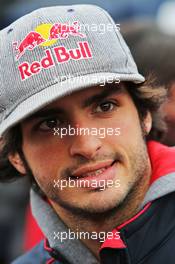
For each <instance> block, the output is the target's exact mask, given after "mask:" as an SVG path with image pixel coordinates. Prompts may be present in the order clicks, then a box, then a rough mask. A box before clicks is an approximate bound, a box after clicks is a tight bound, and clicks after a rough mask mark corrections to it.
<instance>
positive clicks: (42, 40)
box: [13, 21, 86, 60]
mask: <svg viewBox="0 0 175 264" xmlns="http://www.w3.org/2000/svg"><path fill="white" fill-rule="evenodd" d="M79 30H80V25H79V24H78V21H75V22H73V23H72V24H68V23H55V24H41V25H39V26H38V27H36V28H35V30H34V31H31V32H30V33H29V34H27V35H26V36H25V37H24V39H23V40H21V42H20V43H18V41H16V42H13V47H14V50H15V52H17V54H16V60H19V59H20V58H21V57H22V56H23V55H24V54H25V52H26V51H32V50H33V49H35V48H36V47H38V46H51V45H53V44H55V42H56V41H58V40H59V39H67V38H68V37H69V36H74V37H76V36H78V37H81V38H85V37H86V35H85V34H83V33H80V32H79Z"/></svg>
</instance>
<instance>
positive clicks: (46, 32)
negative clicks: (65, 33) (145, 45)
mask: <svg viewBox="0 0 175 264" xmlns="http://www.w3.org/2000/svg"><path fill="white" fill-rule="evenodd" d="M52 26H53V24H41V25H39V26H37V27H36V28H35V31H36V32H37V33H39V34H41V36H42V37H43V38H44V39H46V42H43V43H41V44H40V45H39V46H43V47H47V46H51V45H53V44H55V43H56V42H57V41H58V40H57V39H52V40H49V36H50V29H51V28H52Z"/></svg>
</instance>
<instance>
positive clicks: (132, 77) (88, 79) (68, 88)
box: [0, 72, 145, 135]
mask: <svg viewBox="0 0 175 264" xmlns="http://www.w3.org/2000/svg"><path fill="white" fill-rule="evenodd" d="M119 80H120V82H121V81H131V82H134V83H142V82H144V81H145V78H144V77H143V76H142V75H140V74H138V73H136V74H116V73H109V72H108V73H106V72H101V73H96V74H89V75H86V76H78V77H75V78H72V79H67V80H65V81H62V82H59V83H56V84H54V85H52V86H49V87H47V88H45V89H43V90H41V91H40V92H38V93H36V94H33V95H32V96H30V97H29V98H27V99H26V100H25V101H23V102H22V103H20V104H19V105H18V106H17V107H16V108H15V109H12V110H11V113H9V114H8V116H7V117H6V118H5V119H4V120H3V122H2V125H1V126H0V135H3V133H4V132H5V131H6V130H8V129H10V128H11V127H13V126H14V125H16V124H17V123H19V122H20V121H22V120H24V119H25V118H27V117H29V116H30V115H32V114H33V113H34V112H36V111H38V110H40V109H41V108H43V107H45V106H46V105H48V104H50V103H52V102H53V101H55V100H57V99H58V98H61V97H63V96H66V95H70V94H71V93H73V92H75V91H78V90H82V89H85V88H87V87H90V86H94V85H100V84H105V83H107V82H108V83H109V81H110V82H119Z"/></svg>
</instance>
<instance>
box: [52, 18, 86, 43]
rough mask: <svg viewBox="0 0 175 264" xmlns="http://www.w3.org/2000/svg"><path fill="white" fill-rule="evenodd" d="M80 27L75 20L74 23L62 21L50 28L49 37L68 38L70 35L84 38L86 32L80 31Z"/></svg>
mask: <svg viewBox="0 0 175 264" xmlns="http://www.w3.org/2000/svg"><path fill="white" fill-rule="evenodd" d="M79 29H80V26H79V25H78V22H77V21H75V22H73V23H72V25H68V24H62V23H58V24H54V25H53V27H52V28H51V29H50V36H49V39H58V38H61V39H66V38H68V36H69V35H72V36H79V37H81V38H84V37H85V34H82V33H80V32H78V31H79Z"/></svg>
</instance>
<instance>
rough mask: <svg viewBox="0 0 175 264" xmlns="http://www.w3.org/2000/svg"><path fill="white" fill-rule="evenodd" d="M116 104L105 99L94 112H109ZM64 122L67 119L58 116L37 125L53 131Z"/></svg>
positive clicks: (43, 129)
mask: <svg viewBox="0 0 175 264" xmlns="http://www.w3.org/2000/svg"><path fill="white" fill-rule="evenodd" d="M116 106H117V103H116V102H112V101H104V102H102V103H99V104H98V105H96V106H95V109H93V113H108V112H111V111H113V110H114V108H115V107H116ZM63 123H65V121H64V120H63V122H62V121H61V120H60V119H59V118H58V117H50V118H47V119H45V120H43V121H41V122H40V123H39V124H38V125H37V129H39V130H41V131H46V132H47V131H53V130H54V128H58V127H60V126H61V125H63Z"/></svg>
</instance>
